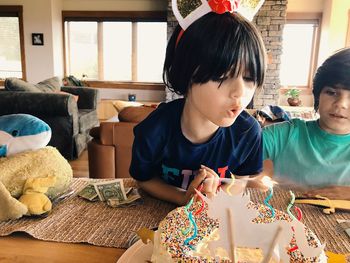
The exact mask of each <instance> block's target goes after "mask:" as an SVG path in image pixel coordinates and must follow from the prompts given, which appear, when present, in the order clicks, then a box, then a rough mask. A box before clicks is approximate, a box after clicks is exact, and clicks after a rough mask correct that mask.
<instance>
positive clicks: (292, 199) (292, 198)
mask: <svg viewBox="0 0 350 263" xmlns="http://www.w3.org/2000/svg"><path fill="white" fill-rule="evenodd" d="M289 194H290V195H291V199H290V201H289V204H288V206H287V213H288V215H289V216H290V217H291V218H292V219H293V220H294V219H296V218H295V216H294V215H293V214H292V212H291V211H290V209H291V208H292V206H293V205H294V202H295V195H294V193H293V192H292V191H289Z"/></svg>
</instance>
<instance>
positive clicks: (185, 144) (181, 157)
mask: <svg viewBox="0 0 350 263" xmlns="http://www.w3.org/2000/svg"><path fill="white" fill-rule="evenodd" d="M184 102H185V101H184V99H178V100H174V101H172V102H169V103H166V104H165V103H164V104H161V105H160V106H159V107H158V108H157V109H156V110H155V111H153V112H152V113H151V114H150V115H149V116H148V117H147V118H146V119H145V120H144V121H142V122H141V123H139V124H138V125H137V126H135V128H134V135H135V140H134V144H133V148H132V160H131V165H130V170H129V171H130V174H131V176H132V177H133V178H134V179H136V180H139V181H147V180H150V179H152V178H153V177H155V176H161V177H162V179H163V180H164V181H166V182H167V183H168V184H170V185H174V186H177V187H181V188H183V189H187V188H188V186H189V184H190V182H191V181H192V180H193V178H194V177H195V175H196V173H197V171H198V170H199V169H200V165H201V164H203V165H205V166H207V167H209V168H211V169H213V170H214V171H215V172H216V173H217V174H218V175H219V176H220V177H228V178H230V177H231V174H230V172H232V173H233V174H235V175H254V174H257V173H259V172H261V170H262V139H261V129H260V125H259V124H258V122H257V121H256V120H255V119H254V118H253V117H252V116H250V115H249V114H248V113H247V112H245V111H243V112H242V113H241V114H240V115H239V116H238V117H237V119H236V121H235V122H234V123H233V124H232V125H231V126H230V127H225V128H223V127H220V128H219V129H218V130H217V131H216V133H215V134H214V135H213V136H212V138H211V139H210V140H209V141H207V142H205V143H201V144H194V143H192V142H190V141H189V140H188V139H187V138H186V137H185V136H184V135H183V134H182V131H181V114H182V110H183V107H184Z"/></svg>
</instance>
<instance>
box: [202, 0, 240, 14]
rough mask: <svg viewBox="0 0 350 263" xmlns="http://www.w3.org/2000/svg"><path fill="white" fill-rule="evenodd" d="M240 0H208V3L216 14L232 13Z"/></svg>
mask: <svg viewBox="0 0 350 263" xmlns="http://www.w3.org/2000/svg"><path fill="white" fill-rule="evenodd" d="M239 2H240V0H233V1H230V0H209V1H208V4H209V6H210V8H211V9H212V10H213V12H215V13H217V14H223V13H226V12H230V13H232V11H235V10H237V9H238V5H239Z"/></svg>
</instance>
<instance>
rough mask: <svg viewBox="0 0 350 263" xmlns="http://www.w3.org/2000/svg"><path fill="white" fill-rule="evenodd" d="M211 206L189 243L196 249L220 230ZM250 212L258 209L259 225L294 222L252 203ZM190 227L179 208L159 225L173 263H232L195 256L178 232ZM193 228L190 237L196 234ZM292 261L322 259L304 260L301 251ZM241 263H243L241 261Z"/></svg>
mask: <svg viewBox="0 0 350 263" xmlns="http://www.w3.org/2000/svg"><path fill="white" fill-rule="evenodd" d="M201 205H202V203H201V202H194V203H193V205H192V206H191V207H189V208H188V213H193V212H194V211H198V209H199V208H200V207H201ZM207 209H208V205H207V204H205V207H204V210H203V211H202V213H201V214H200V216H197V217H195V220H196V224H197V227H198V228H197V236H196V237H195V238H194V239H193V240H191V241H190V242H189V244H190V245H191V246H193V247H194V248H195V247H196V246H197V245H198V243H199V242H201V241H202V240H203V238H204V237H208V236H209V235H210V234H211V233H212V232H213V231H214V230H215V229H217V228H218V227H219V223H218V221H217V220H215V219H212V218H209V217H208V215H207ZM248 209H255V210H257V211H258V212H259V216H257V217H256V218H254V219H253V220H252V221H253V222H254V223H257V224H268V223H271V222H273V221H276V220H286V221H289V222H291V220H292V219H291V217H290V216H289V215H288V214H287V213H284V212H281V211H279V210H275V217H274V218H272V217H271V210H270V208H269V207H267V206H264V205H261V204H255V203H253V202H250V203H249V204H248ZM189 227H190V221H189V220H188V215H187V214H186V211H185V207H179V208H177V209H175V210H173V211H172V212H170V213H169V214H168V215H167V216H166V218H165V219H164V220H163V221H162V222H161V224H160V225H159V231H160V233H161V235H160V241H161V242H160V243H161V244H162V245H163V246H165V248H166V249H167V251H168V253H169V254H170V255H171V257H172V258H173V260H174V262H193V263H195V262H198V263H199V262H204V263H205V262H230V261H228V260H219V259H217V258H203V257H199V256H194V255H193V253H192V250H191V248H190V247H189V246H185V245H184V242H185V240H186V237H187V236H186V235H183V234H182V233H181V231H179V229H187V228H189ZM193 232H194V231H193V229H192V231H190V233H189V234H192V235H193ZM305 234H306V237H307V240H308V243H309V245H310V246H312V247H318V246H319V245H320V244H319V241H318V240H317V238H316V236H315V235H314V234H313V233H312V232H311V230H309V229H308V228H307V227H305ZM295 246H296V240H295V238H294V235H293V238H292V240H291V242H290V245H289V249H291V248H293V247H295ZM288 254H289V255H290V262H292V263H302V262H303V263H316V262H319V259H318V258H317V257H316V258H305V257H303V255H302V254H301V252H300V251H299V250H298V249H295V250H293V251H289V252H288ZM238 262H239V263H244V262H242V261H238Z"/></svg>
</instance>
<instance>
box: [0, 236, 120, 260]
mask: <svg viewBox="0 0 350 263" xmlns="http://www.w3.org/2000/svg"><path fill="white" fill-rule="evenodd" d="M124 251H125V249H120V248H107V247H98V246H93V245H89V244H76V243H58V242H47V241H41V240H38V239H34V238H32V237H31V236H30V235H27V234H25V233H16V234H12V235H10V236H6V237H0V262H1V263H40V262H45V263H67V262H69V263H83V262H84V263H100V262H104V263H116V262H117V259H119V258H120V257H121V255H122V254H123V253H124Z"/></svg>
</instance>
